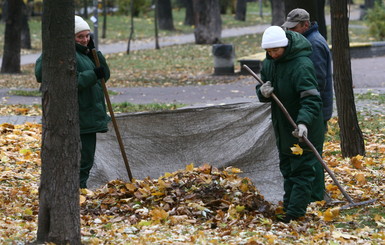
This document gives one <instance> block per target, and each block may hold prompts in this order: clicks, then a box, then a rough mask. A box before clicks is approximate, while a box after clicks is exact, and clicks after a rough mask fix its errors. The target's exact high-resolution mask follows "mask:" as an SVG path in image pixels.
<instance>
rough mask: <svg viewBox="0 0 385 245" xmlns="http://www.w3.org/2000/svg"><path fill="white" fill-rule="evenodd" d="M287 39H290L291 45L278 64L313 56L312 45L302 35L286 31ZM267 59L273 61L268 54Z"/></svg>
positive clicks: (278, 60)
mask: <svg viewBox="0 0 385 245" xmlns="http://www.w3.org/2000/svg"><path fill="white" fill-rule="evenodd" d="M286 37H287V39H289V44H288V45H287V47H286V48H285V52H284V53H283V55H282V56H281V57H280V58H278V59H277V60H275V61H276V62H286V61H288V60H292V59H295V58H297V57H300V56H310V55H311V54H312V46H311V43H310V42H309V41H308V40H307V39H306V38H305V37H304V36H303V35H302V34H300V33H298V32H293V31H286ZM266 58H267V59H272V57H271V56H270V55H268V54H267V53H266Z"/></svg>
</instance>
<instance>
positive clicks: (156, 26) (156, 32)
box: [154, 0, 160, 49]
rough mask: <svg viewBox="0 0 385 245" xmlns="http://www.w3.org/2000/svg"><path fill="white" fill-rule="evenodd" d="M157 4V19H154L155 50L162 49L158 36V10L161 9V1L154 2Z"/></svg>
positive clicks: (155, 0)
mask: <svg viewBox="0 0 385 245" xmlns="http://www.w3.org/2000/svg"><path fill="white" fill-rule="evenodd" d="M154 3H155V17H154V24H155V49H160V47H159V36H158V13H159V11H158V8H159V0H154Z"/></svg>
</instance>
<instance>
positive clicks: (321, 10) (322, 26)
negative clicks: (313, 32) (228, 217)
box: [316, 0, 328, 40]
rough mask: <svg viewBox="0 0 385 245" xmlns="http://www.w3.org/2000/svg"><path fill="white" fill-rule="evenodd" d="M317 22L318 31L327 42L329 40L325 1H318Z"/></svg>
mask: <svg viewBox="0 0 385 245" xmlns="http://www.w3.org/2000/svg"><path fill="white" fill-rule="evenodd" d="M316 20H317V23H318V31H319V32H320V33H321V35H322V36H323V37H324V38H325V40H328V31H327V28H326V21H325V0H318V1H317V18H316Z"/></svg>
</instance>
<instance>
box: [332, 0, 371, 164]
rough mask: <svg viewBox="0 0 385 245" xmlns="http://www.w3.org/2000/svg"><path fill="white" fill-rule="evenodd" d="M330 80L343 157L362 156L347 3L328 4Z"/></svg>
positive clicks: (337, 1) (363, 147) (341, 0)
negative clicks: (331, 74) (334, 99)
mask: <svg viewBox="0 0 385 245" xmlns="http://www.w3.org/2000/svg"><path fill="white" fill-rule="evenodd" d="M330 11H331V27H332V47H333V48H332V55H333V74H334V75H333V79H334V90H335V96H336V104H337V112H338V124H339V127H340V139H341V151H342V156H343V157H353V156H356V155H358V154H359V155H365V145H364V140H363V137H362V132H361V129H360V127H359V125H358V120H357V112H356V106H355V103H354V93H353V82H352V71H351V63H350V51H349V32H348V24H349V19H348V11H347V0H331V1H330Z"/></svg>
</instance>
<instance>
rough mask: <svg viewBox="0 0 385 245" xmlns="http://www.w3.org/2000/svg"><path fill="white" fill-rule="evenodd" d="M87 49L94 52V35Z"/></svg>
mask: <svg viewBox="0 0 385 245" xmlns="http://www.w3.org/2000/svg"><path fill="white" fill-rule="evenodd" d="M87 47H88V48H89V49H90V50H92V49H94V48H95V43H94V38H93V34H90V41H89V42H88V44H87Z"/></svg>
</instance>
